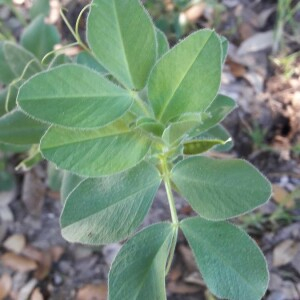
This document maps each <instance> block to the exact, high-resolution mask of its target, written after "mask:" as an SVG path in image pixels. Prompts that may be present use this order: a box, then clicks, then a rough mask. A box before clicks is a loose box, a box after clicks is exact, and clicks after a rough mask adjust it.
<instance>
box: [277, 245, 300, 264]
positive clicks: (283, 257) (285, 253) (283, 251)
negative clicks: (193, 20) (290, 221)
mask: <svg viewBox="0 0 300 300" xmlns="http://www.w3.org/2000/svg"><path fill="white" fill-rule="evenodd" d="M299 251H300V243H297V242H295V241H293V240H286V241H283V242H282V243H280V244H279V245H278V246H276V248H275V250H274V255H273V266H274V267H280V266H284V265H286V264H288V263H290V262H291V261H292V260H293V259H294V257H295V256H296V254H297V253H298V252H299Z"/></svg>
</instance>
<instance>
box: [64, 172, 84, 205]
mask: <svg viewBox="0 0 300 300" xmlns="http://www.w3.org/2000/svg"><path fill="white" fill-rule="evenodd" d="M84 179H85V178H83V177H80V176H78V175H76V174H72V173H70V172H67V171H64V174H63V178H62V183H61V188H60V198H61V202H62V203H63V204H64V203H65V202H66V199H67V198H68V196H69V195H70V193H71V192H72V191H73V190H74V189H75V188H76V187H77V185H78V184H79V183H80V182H82V181H83V180H84Z"/></svg>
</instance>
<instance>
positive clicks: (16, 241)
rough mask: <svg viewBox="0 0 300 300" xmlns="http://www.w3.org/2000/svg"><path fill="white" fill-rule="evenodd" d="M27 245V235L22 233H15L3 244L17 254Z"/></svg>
mask: <svg viewBox="0 0 300 300" xmlns="http://www.w3.org/2000/svg"><path fill="white" fill-rule="evenodd" d="M25 245H26V239H25V236H24V235H22V234H14V235H11V236H10V237H9V238H7V239H6V240H5V242H4V243H3V246H4V247H5V248H6V249H7V250H10V251H13V252H15V253H17V254H19V253H21V252H22V250H23V249H24V247H25Z"/></svg>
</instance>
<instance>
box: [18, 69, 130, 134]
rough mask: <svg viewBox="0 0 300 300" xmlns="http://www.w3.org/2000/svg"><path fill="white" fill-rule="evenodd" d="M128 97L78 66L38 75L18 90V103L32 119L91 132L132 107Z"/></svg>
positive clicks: (114, 86)
mask: <svg viewBox="0 0 300 300" xmlns="http://www.w3.org/2000/svg"><path fill="white" fill-rule="evenodd" d="M132 101H133V100H132V98H131V96H130V95H129V93H128V92H127V91H125V90H123V89H121V88H120V87H118V86H116V85H114V84H113V83H111V82H110V81H108V80H107V79H106V78H105V77H103V76H102V75H100V74H99V73H97V72H94V71H92V70H91V69H89V68H86V67H83V66H80V65H63V66H60V67H56V68H53V69H51V70H49V71H46V72H43V73H40V74H38V75H37V76H35V77H33V78H31V80H29V81H28V82H27V83H25V84H24V85H23V86H22V88H21V89H20V92H19V95H18V103H19V105H20V107H21V108H22V109H23V110H24V111H26V112H27V113H28V114H30V115H32V116H33V117H35V118H37V119H39V120H41V121H44V122H49V123H53V124H56V125H60V126H66V127H72V128H83V129H92V128H97V127H102V126H105V125H107V124H108V123H111V122H112V121H114V120H115V119H117V118H119V117H121V116H122V115H123V114H124V113H125V112H126V111H127V110H128V109H129V108H130V105H131V104H132Z"/></svg>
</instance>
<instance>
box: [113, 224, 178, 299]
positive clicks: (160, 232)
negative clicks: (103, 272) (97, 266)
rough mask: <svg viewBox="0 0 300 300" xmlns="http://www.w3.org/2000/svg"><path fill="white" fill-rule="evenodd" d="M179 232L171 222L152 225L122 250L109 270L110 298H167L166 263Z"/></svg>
mask: <svg viewBox="0 0 300 300" xmlns="http://www.w3.org/2000/svg"><path fill="white" fill-rule="evenodd" d="M174 234H175V231H174V227H172V225H171V224H170V223H160V224H155V225H152V226H150V227H148V228H146V229H144V230H142V231H141V232H139V233H138V234H137V235H135V236H134V237H133V238H132V239H130V240H129V241H128V242H127V243H126V244H125V245H124V246H123V248H122V249H121V250H120V252H119V253H118V255H117V257H116V259H115V261H114V262H113V264H112V267H111V270H110V273H109V298H108V299H109V300H120V299H123V300H140V299H143V300H154V299H159V300H166V291H165V276H166V271H165V268H166V262H167V258H168V255H169V250H170V244H171V242H172V238H173V236H174Z"/></svg>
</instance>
